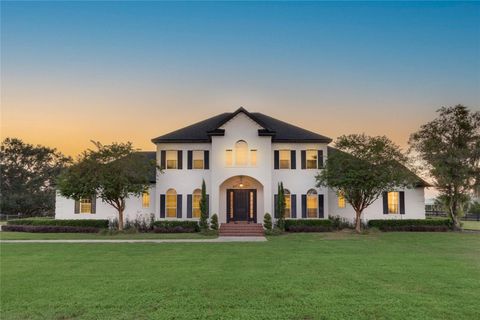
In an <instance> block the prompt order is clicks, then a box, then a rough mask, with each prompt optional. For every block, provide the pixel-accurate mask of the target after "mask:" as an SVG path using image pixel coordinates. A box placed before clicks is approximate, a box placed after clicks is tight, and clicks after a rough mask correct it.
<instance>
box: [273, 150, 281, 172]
mask: <svg viewBox="0 0 480 320" xmlns="http://www.w3.org/2000/svg"><path fill="white" fill-rule="evenodd" d="M273 168H274V169H275V170H277V169H278V168H280V152H279V151H278V150H275V151H273Z"/></svg>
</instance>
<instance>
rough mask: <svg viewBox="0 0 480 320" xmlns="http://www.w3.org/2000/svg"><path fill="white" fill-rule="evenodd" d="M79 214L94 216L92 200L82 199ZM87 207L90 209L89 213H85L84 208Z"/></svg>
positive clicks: (79, 203)
mask: <svg viewBox="0 0 480 320" xmlns="http://www.w3.org/2000/svg"><path fill="white" fill-rule="evenodd" d="M78 205H79V207H78V213H80V214H93V212H92V198H80V199H79V200H78ZM84 206H87V207H88V208H89V210H88V211H83V207H84Z"/></svg>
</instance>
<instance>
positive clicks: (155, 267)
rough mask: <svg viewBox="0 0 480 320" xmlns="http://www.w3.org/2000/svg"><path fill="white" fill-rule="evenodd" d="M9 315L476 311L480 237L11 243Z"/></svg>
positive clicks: (6, 255) (5, 314) (418, 315)
mask: <svg viewBox="0 0 480 320" xmlns="http://www.w3.org/2000/svg"><path fill="white" fill-rule="evenodd" d="M0 263H1V264H0V266H1V271H2V272H1V278H0V280H1V288H0V293H1V301H2V310H1V314H0V318H1V319H2V320H3V319H475V318H477V317H478V314H480V304H479V303H478V297H479V293H480V292H479V288H480V272H479V270H480V235H479V234H473V233H470V234H469V233H454V232H447V233H402V232H392V233H372V234H369V235H353V234H350V233H347V232H345V233H324V234H290V235H287V236H278V237H271V238H270V239H269V241H268V242H261V243H189V244H187V243H180V244H178V243H175V244H173V243H169V244H2V245H1V262H0Z"/></svg>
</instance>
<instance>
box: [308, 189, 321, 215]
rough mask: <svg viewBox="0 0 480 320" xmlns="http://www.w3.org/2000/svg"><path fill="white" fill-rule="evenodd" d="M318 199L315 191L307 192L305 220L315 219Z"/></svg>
mask: <svg viewBox="0 0 480 320" xmlns="http://www.w3.org/2000/svg"><path fill="white" fill-rule="evenodd" d="M317 211H318V197H317V191H315V190H313V189H310V190H309V191H308V192H307V218H317Z"/></svg>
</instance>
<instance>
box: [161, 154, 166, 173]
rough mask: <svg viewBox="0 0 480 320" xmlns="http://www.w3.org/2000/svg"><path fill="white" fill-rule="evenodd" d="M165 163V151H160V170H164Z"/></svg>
mask: <svg viewBox="0 0 480 320" xmlns="http://www.w3.org/2000/svg"><path fill="white" fill-rule="evenodd" d="M166 162H167V151H165V150H162V151H160V169H162V170H164V169H165V168H166V167H167V166H166V165H165V163H166Z"/></svg>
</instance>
